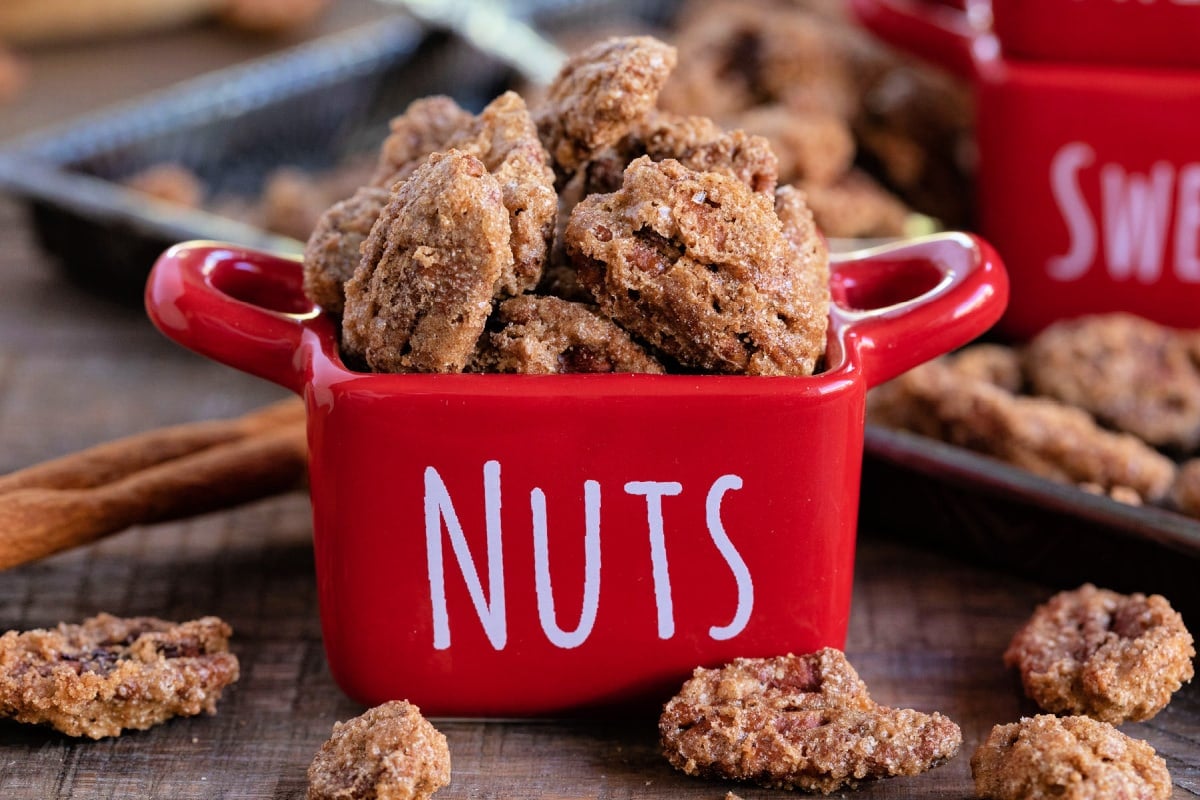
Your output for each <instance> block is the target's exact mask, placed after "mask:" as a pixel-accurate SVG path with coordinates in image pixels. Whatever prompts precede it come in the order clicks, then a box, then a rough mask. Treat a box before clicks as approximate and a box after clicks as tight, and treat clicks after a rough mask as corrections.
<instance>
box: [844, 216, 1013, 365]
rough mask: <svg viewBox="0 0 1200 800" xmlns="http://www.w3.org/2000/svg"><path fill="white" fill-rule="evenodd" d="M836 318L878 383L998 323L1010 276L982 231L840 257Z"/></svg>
mask: <svg viewBox="0 0 1200 800" xmlns="http://www.w3.org/2000/svg"><path fill="white" fill-rule="evenodd" d="M831 290H832V295H833V304H832V306H831V308H830V318H831V320H832V323H833V326H834V330H835V332H837V333H838V335H840V336H841V338H842V342H843V346H845V347H847V348H856V349H857V351H858V356H859V357H858V362H859V363H861V364H862V368H863V371H864V373H865V375H866V379H867V385H868V386H877V385H879V384H880V383H883V382H885V381H888V380H891V379H892V378H894V377H896V376H897V375H899V374H900V373H902V372H905V371H906V370H909V369H912V368H913V367H915V366H917V365H918V364H921V363H924V362H925V361H928V360H930V359H931V358H936V357H937V356H939V355H941V354H943V353H947V352H949V351H951V350H954V349H955V348H958V347H961V346H962V345H964V344H966V343H967V342H969V341H971V340H972V339H974V338H976V337H977V336H979V335H980V334H982V333H984V332H985V331H986V330H987V329H988V328H990V327H991V326H992V325H994V324H995V323H996V321H997V320H998V319H999V318H1000V316H1001V314H1003V313H1004V308H1005V306H1006V304H1007V303H1008V276H1007V274H1006V273H1005V271H1004V265H1003V264H1002V263H1001V261H1000V257H999V256H998V255H997V254H996V251H995V250H994V249H993V248H992V246H991V245H989V244H988V243H987V242H985V241H983V240H982V239H980V238H979V237H977V236H973V235H970V234H965V233H942V234H935V235H933V236H926V237H923V238H918V239H912V240H908V241H904V242H899V243H896V244H890V245H885V246H883V247H878V248H874V249H872V250H862V251H857V252H854V253H845V254H841V255H839V256H836V257H835V259H834V265H833V277H832V281H831Z"/></svg>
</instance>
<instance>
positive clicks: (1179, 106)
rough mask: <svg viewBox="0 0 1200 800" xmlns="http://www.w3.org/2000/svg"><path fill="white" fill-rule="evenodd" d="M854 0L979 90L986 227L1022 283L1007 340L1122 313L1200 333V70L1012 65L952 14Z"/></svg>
mask: <svg viewBox="0 0 1200 800" xmlns="http://www.w3.org/2000/svg"><path fill="white" fill-rule="evenodd" d="M852 2H853V5H854V8H855V10H856V11H857V12H858V15H859V17H860V19H862V20H863V22H864V23H865V24H866V25H867V26H868V27H869V28H871V29H872V30H873V31H875V32H876V33H878V34H879V35H880V36H882V37H883V38H884V39H886V40H887V41H889V42H891V43H893V44H895V45H898V46H900V47H902V48H905V49H907V50H909V51H910V52H912V53H914V54H916V55H919V56H922V57H925V58H929V59H931V60H933V61H935V62H937V63H939V64H941V65H943V66H945V67H947V68H949V69H951V70H952V71H956V72H958V73H959V74H961V75H963V76H965V77H969V78H971V79H972V80H973V81H974V83H975V86H976V90H977V94H978V125H977V129H978V143H979V178H978V206H979V209H980V218H979V228H980V232H981V233H982V234H983V235H984V236H985V237H987V239H988V240H989V241H990V242H992V243H993V244H994V245H995V246H996V248H997V249H998V250H999V252H1000V254H1001V256H1002V257H1003V258H1004V261H1005V264H1006V265H1007V266H1008V269H1009V273H1010V275H1011V276H1012V282H1013V294H1012V300H1011V302H1010V303H1009V306H1008V311H1007V313H1006V314H1005V317H1004V320H1003V322H1002V323H1001V325H1002V328H1003V330H1004V331H1005V332H1006V333H1007V334H1009V335H1010V336H1012V337H1013V338H1017V339H1023V338H1027V337H1028V336H1031V335H1033V334H1034V333H1036V332H1037V331H1038V330H1040V329H1041V328H1043V327H1045V326H1046V325H1048V324H1050V323H1052V322H1054V321H1055V320H1056V319H1059V318H1063V317H1073V316H1078V315H1081V314H1089V313H1103V312H1111V311H1129V312H1133V313H1136V314H1139V315H1141V316H1144V317H1148V318H1151V319H1154V320H1157V321H1159V322H1162V323H1164V324H1167V325H1173V326H1177V327H1200V111H1198V109H1200V71H1184V70H1174V71H1172V70H1165V69H1134V68H1127V67H1099V66H1084V65H1068V64H1055V63H1048V62H1033V61H1018V60H1013V59H1005V58H1002V57H1001V56H1000V55H999V50H998V47H997V45H996V40H995V38H994V37H992V36H990V35H989V34H985V33H980V32H978V31H975V30H974V29H972V28H971V27H970V26H969V25H967V24H966V20H965V15H961V14H960V15H958V17H957V18H956V17H955V16H954V12H952V11H949V10H948V9H946V8H945V7H942V6H932V5H929V4H927V3H914V2H904V0H852ZM1071 2H1076V4H1077V5H1087V6H1091V5H1095V4H1096V3H1095V2H1089V3H1080V2H1078V0H1071ZM1104 2H1108V0H1104ZM1131 5H1132V4H1131ZM1197 9H1200V6H1197ZM935 12H936V13H935ZM1197 13H1200V11H1197ZM948 15H949V16H948Z"/></svg>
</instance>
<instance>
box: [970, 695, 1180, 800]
mask: <svg viewBox="0 0 1200 800" xmlns="http://www.w3.org/2000/svg"><path fill="white" fill-rule="evenodd" d="M971 774H972V775H973V776H974V778H975V794H976V796H977V797H980V798H983V799H984V800H1050V799H1051V798H1053V800H1113V798H1118V797H1120V798H1128V799H1129V800H1167V798H1169V797H1170V796H1171V775H1170V773H1168V772H1167V764H1166V762H1165V761H1163V760H1162V759H1161V758H1159V756H1158V755H1157V754H1156V753H1155V752H1154V748H1153V747H1151V746H1150V745H1148V744H1146V743H1145V742H1142V741H1138V740H1137V739H1131V738H1130V737H1128V736H1126V735H1125V734H1123V733H1121V732H1120V731H1119V730H1117V729H1116V728H1114V727H1113V726H1112V725H1109V724H1108V723H1106V722H1098V721H1097V720H1094V719H1090V718H1088V717H1055V716H1052V715H1049V714H1040V715H1038V716H1036V717H1025V718H1022V719H1021V721H1020V722H1014V723H1012V724H1011V725H997V726H995V727H994V728H992V732H991V733H990V734H989V735H988V738H987V740H986V741H984V742H983V744H981V745H979V748H978V749H977V750H976V751H975V754H974V755H973V756H971Z"/></svg>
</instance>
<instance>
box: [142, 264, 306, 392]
mask: <svg viewBox="0 0 1200 800" xmlns="http://www.w3.org/2000/svg"><path fill="white" fill-rule="evenodd" d="M145 300H146V311H147V313H148V314H149V315H150V319H151V320H152V321H153V322H154V324H155V325H156V326H158V328H159V329H160V330H161V331H162V332H163V333H164V334H166V335H167V336H168V337H170V338H171V339H173V340H175V341H176V342H178V343H179V344H182V345H183V346H185V347H188V348H190V349H192V350H195V351H196V352H198V353H200V354H202V355H205V356H208V357H209V358H212V359H213V360H215V361H219V362H221V363H223V364H227V365H229V366H231V367H235V368H236V369H240V370H243V371H244V372H249V373H250V374H252V375H257V376H259V377H261V378H265V379H267V380H269V381H272V382H274V383H278V384H279V385H281V386H284V387H286V388H288V389H291V390H292V391H294V392H296V393H297V394H301V393H302V392H303V390H304V385H305V382H306V370H305V365H304V363H303V353H304V351H303V348H302V347H301V343H302V340H303V337H304V336H305V333H306V331H307V330H309V329H310V328H316V327H318V326H323V325H329V324H330V323H329V322H328V320H326V319H324V318H323V317H322V316H321V315H320V309H319V308H317V307H316V306H314V305H313V304H312V303H311V302H309V300H307V299H306V298H305V296H304V291H303V287H302V271H301V269H300V265H299V264H298V263H296V262H295V261H293V260H289V259H286V258H282V257H269V258H268V257H264V256H263V255H262V254H259V253H256V252H254V251H250V250H241V249H239V248H237V247H234V246H232V245H218V244H214V243H197V242H189V243H187V244H183V245H177V246H175V247H173V248H171V249H170V250H168V251H167V252H166V253H164V254H163V255H162V256H161V257H160V258H159V259H158V262H157V263H156V264H155V265H154V268H153V269H152V270H151V272H150V277H149V279H148V281H147V283H146V295H145Z"/></svg>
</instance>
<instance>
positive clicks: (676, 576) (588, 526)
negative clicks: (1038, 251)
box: [146, 234, 1007, 716]
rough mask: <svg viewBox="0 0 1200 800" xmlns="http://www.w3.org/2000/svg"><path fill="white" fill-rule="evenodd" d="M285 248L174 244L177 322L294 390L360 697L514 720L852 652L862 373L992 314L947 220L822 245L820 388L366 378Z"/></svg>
mask: <svg viewBox="0 0 1200 800" xmlns="http://www.w3.org/2000/svg"><path fill="white" fill-rule="evenodd" d="M301 282H302V281H301V266H300V264H299V263H298V262H296V261H294V260H291V259H287V258H282V257H277V256H273V255H267V254H264V253H260V252H252V251H247V250H244V249H239V248H237V247H233V246H228V245H221V244H215V243H211V242H194V243H186V244H183V245H179V246H177V247H175V248H172V249H171V250H169V251H168V252H167V253H165V254H164V255H163V256H162V257H161V258H160V259H159V261H158V263H157V264H156V265H155V267H154V269H153V271H152V273H151V275H150V279H149V283H148V285H147V288H146V305H147V309H148V311H149V314H150V317H151V319H152V320H153V321H154V323H155V324H156V325H157V326H158V327H159V328H160V329H161V330H162V331H163V332H164V333H165V334H166V335H167V336H169V337H170V338H172V339H174V340H175V341H177V342H179V343H181V344H183V345H185V346H187V347H189V348H191V349H193V350H196V351H198V352H200V353H202V354H204V355H206V356H209V357H211V358H213V359H215V360H217V361H220V362H223V363H225V364H228V365H230V366H233V367H236V368H238V369H241V370H244V371H246V372H250V373H253V374H255V375H258V376H261V377H263V378H266V379H267V380H270V381H274V382H275V383H278V384H280V385H282V386H285V387H287V388H289V389H291V390H292V391H295V392H297V393H299V394H300V395H302V396H303V398H304V400H305V403H306V406H307V411H308V441H309V448H310V453H309V459H310V472H311V476H310V485H311V493H312V506H313V521H314V524H313V540H314V546H315V558H316V572H317V583H318V595H319V602H320V611H321V622H322V630H323V635H324V640H325V650H326V654H327V656H328V659H329V664H330V667H331V670H332V673H333V676H334V678H335V679H336V680H337V682H338V683H339V685H340V686H341V687H342V688H343V689H344V690H345V691H346V693H347V694H349V695H350V696H351V697H353V698H354V699H356V700H358V701H360V702H362V703H365V704H377V703H380V702H383V701H386V700H389V699H396V698H406V699H409V700H411V701H412V702H415V703H417V704H418V705H420V706H421V708H422V710H424V711H426V712H427V713H430V714H435V715H465V716H526V715H542V714H555V713H564V712H570V711H575V710H582V709H586V708H589V707H598V706H607V705H610V704H614V703H619V704H627V703H636V702H638V701H643V702H645V701H647V700H650V699H652V700H653V701H655V702H658V703H661V702H662V701H663V700H664V699H665V697H666V696H667V695H669V693H670V691H672V690H673V689H674V688H677V687H678V685H679V683H680V682H682V680H683V679H684V678H685V677H686V676H687V675H688V674H689V673H690V672H691V670H692V669H693V668H694V667H696V666H697V665H701V664H704V665H716V664H720V663H723V662H725V661H728V660H730V659H732V658H734V657H737V656H769V655H778V654H783V653H787V652H789V651H791V652H797V653H800V652H809V651H812V650H815V649H817V648H820V647H823V646H834V647H841V646H843V644H844V640H845V635H846V626H847V621H848V616H849V612H850V589H851V576H852V568H853V560H854V545H855V523H856V515H857V505H858V492H859V478H860V470H861V459H862V447H863V428H864V408H865V397H866V392H867V389H868V388H869V387H871V386H874V385H877V384H879V383H881V382H883V381H886V380H888V379H889V378H891V377H893V376H895V375H897V374H899V373H900V372H902V371H904V370H907V369H909V368H911V367H913V366H915V365H916V364H919V363H921V362H922V361H925V360H927V359H929V358H932V357H934V356H936V355H938V354H940V353H943V352H946V351H948V350H950V349H952V348H954V347H957V346H959V345H962V344H964V343H966V342H967V341H969V340H971V339H972V338H974V337H975V336H977V335H979V334H980V333H981V332H983V331H984V330H986V329H987V328H988V327H989V326H990V325H991V324H992V323H993V322H994V321H995V320H996V318H997V317H999V315H1000V313H1001V311H1002V309H1003V306H1004V303H1005V299H1006V295H1007V279H1006V277H1005V273H1004V270H1003V267H1002V266H1001V264H1000V262H999V260H998V259H997V257H996V255H995V252H994V251H993V250H992V249H991V248H990V247H989V246H988V245H987V244H985V243H984V242H982V241H981V240H979V239H976V238H974V237H971V236H968V235H964V234H944V235H938V236H934V237H930V238H927V239H924V240H915V241H913V242H912V243H908V244H902V245H897V246H890V247H886V248H881V249H876V250H869V251H863V252H859V253H856V254H851V255H848V256H842V257H839V258H838V260H837V263H836V264H835V269H834V275H833V283H832V290H833V295H834V298H835V304H834V306H833V310H832V312H831V323H832V325H831V331H830V336H829V349H828V354H827V362H828V364H827V368H826V369H825V370H824V372H822V373H821V374H819V375H816V376H813V377H795V378H789V377H777V378H776V377H741V376H696V375H550V376H535V375H478V374H475V375H427V374H405V375H391V374H364V373H360V372H354V371H352V370H350V369H347V368H346V367H345V366H344V365H343V364H342V362H341V360H340V358H339V357H338V352H337V333H336V330H335V327H334V323H333V321H331V319H330V318H329V317H328V316H326V315H325V314H324V313H323V312H321V310H320V309H319V308H316V307H314V306H313V305H312V304H311V303H310V302H309V301H308V300H306V299H305V297H304V295H303V293H302V290H301Z"/></svg>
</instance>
